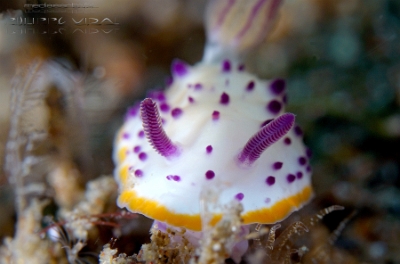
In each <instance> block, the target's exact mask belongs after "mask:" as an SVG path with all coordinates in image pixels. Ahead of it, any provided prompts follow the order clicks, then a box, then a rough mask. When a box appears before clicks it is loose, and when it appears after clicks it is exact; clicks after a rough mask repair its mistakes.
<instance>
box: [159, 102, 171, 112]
mask: <svg viewBox="0 0 400 264" xmlns="http://www.w3.org/2000/svg"><path fill="white" fill-rule="evenodd" d="M169 108H170V107H169V104H167V103H161V104H160V110H161V112H168V111H169Z"/></svg>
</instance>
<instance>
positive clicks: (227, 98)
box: [219, 92, 229, 105]
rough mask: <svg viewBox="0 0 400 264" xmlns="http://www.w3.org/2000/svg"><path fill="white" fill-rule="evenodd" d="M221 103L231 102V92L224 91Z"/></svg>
mask: <svg viewBox="0 0 400 264" xmlns="http://www.w3.org/2000/svg"><path fill="white" fill-rule="evenodd" d="M219 102H220V104H223V105H227V104H229V94H227V93H225V92H223V93H222V94H221V98H220V100H219Z"/></svg>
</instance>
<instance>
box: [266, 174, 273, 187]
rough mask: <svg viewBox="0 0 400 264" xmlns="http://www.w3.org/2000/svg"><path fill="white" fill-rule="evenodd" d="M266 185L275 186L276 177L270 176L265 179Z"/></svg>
mask: <svg viewBox="0 0 400 264" xmlns="http://www.w3.org/2000/svg"><path fill="white" fill-rule="evenodd" d="M265 183H266V184H268V186H271V185H274V184H275V177H274V176H268V177H267V178H266V179H265Z"/></svg>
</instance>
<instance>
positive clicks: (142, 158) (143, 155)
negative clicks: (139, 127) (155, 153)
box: [138, 152, 147, 161]
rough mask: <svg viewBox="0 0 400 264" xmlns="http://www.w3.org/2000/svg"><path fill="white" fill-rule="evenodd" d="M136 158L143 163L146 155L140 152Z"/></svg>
mask: <svg viewBox="0 0 400 264" xmlns="http://www.w3.org/2000/svg"><path fill="white" fill-rule="evenodd" d="M138 157H139V159H140V160H141V161H145V160H146V159H147V154H146V153H144V152H140V153H139V156H138Z"/></svg>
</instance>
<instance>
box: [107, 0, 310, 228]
mask: <svg viewBox="0 0 400 264" xmlns="http://www.w3.org/2000/svg"><path fill="white" fill-rule="evenodd" d="M238 2H240V3H237V2H235V1H214V2H212V3H211V7H213V8H212V9H211V10H212V11H210V12H211V14H209V17H210V16H211V17H212V18H215V17H217V18H219V19H211V18H209V19H208V22H209V24H208V29H207V30H208V31H207V32H208V39H209V43H208V44H209V45H208V47H207V48H206V52H205V56H204V59H203V61H202V62H200V63H198V64H196V65H194V66H189V65H187V64H186V63H184V62H182V61H180V60H175V61H174V62H173V63H172V78H171V80H170V81H169V82H168V83H167V87H166V89H165V90H164V91H153V92H151V93H150V94H149V96H148V98H146V99H144V100H143V101H142V102H141V103H140V104H136V105H134V106H133V107H132V108H130V109H129V110H128V112H127V114H126V120H125V123H124V124H123V126H122V127H121V129H120V130H119V132H118V134H117V137H116V142H115V149H114V160H115V163H116V168H115V178H116V180H117V182H118V183H119V189H120V194H119V198H118V205H119V206H120V207H125V208H127V209H128V210H130V211H132V212H138V213H141V214H143V215H145V216H147V217H149V218H152V219H155V220H157V221H159V222H164V223H167V224H169V225H172V226H176V227H184V228H186V229H189V230H192V231H201V228H202V223H201V217H200V213H201V212H200V200H201V195H202V194H203V191H204V190H205V189H207V188H210V186H217V187H218V190H219V195H218V196H219V198H218V199H219V200H218V201H217V202H218V203H220V204H226V203H229V202H231V201H232V200H237V201H239V202H240V203H241V204H242V205H243V209H244V211H243V213H242V219H243V224H251V223H275V222H278V221H280V220H283V219H284V218H286V217H287V216H288V215H289V214H290V213H291V212H293V211H295V210H297V209H298V208H300V207H302V206H303V205H304V204H306V203H307V202H308V201H309V200H310V199H311V197H312V187H311V168H310V164H309V158H310V151H309V150H308V149H307V148H306V146H305V145H304V144H303V137H302V131H301V129H300V128H299V127H298V126H297V125H295V115H293V114H291V113H285V104H286V83H285V81H284V80H282V79H275V80H272V81H265V80H260V79H259V78H257V77H256V76H255V75H253V74H250V73H248V72H246V71H245V69H244V66H243V65H242V64H240V63H239V62H238V61H239V60H238V57H235V56H233V55H232V53H234V51H235V50H236V51H238V52H237V53H240V48H241V47H242V46H243V45H248V43H249V42H251V40H253V46H254V45H255V44H257V42H258V41H259V35H260V34H261V33H264V36H265V34H266V33H265V32H261V33H260V34H258V33H257V31H256V30H252V31H251V32H250V31H249V32H250V33H251V34H253V35H252V36H247V35H246V32H247V31H246V30H248V29H249V28H253V27H255V25H253V24H261V25H265V24H268V23H267V22H268V21H270V20H272V19H273V17H274V16H273V15H272V13H273V12H275V13H276V9H277V5H279V2H280V1H273V0H270V1H249V2H252V3H253V4H254V5H253V6H250V7H246V8H247V9H245V10H249V11H248V12H249V14H248V16H247V18H248V19H247V20H245V21H244V22H243V25H241V26H236V25H235V26H233V25H231V27H229V26H226V25H227V24H228V25H229V23H228V22H229V21H228V20H229V19H231V20H232V19H233V17H235V15H234V14H235V12H239V11H240V10H241V8H242V5H246V4H245V3H248V1H238ZM271 10H272V11H271ZM271 12H272V13H271ZM275 13H274V14H275ZM260 16H262V17H261V18H260ZM263 17H265V19H264V20H263V19H262V18H263ZM210 21H211V22H210ZM252 23H253V24H252ZM230 24H232V23H230ZM223 27H226V28H223ZM229 30H230V31H232V30H234V31H236V32H238V33H237V34H236V35H235V34H234V33H230V34H227V33H226V32H228V31H229ZM218 32H222V33H223V34H222V33H221V34H219V33H218ZM254 32H255V33H254ZM250 33H249V34H250ZM224 35H227V37H226V36H225V37H221V36H224ZM218 37H220V38H221V39H223V41H222V40H219V39H218ZM226 38H231V39H232V41H227V40H226ZM210 42H212V43H211V44H210ZM231 43H235V45H234V46H229V45H231ZM218 45H219V46H218ZM241 45H242V46H241ZM228 46H229V47H228ZM215 47H218V48H217V49H215ZM221 47H222V48H221ZM224 47H226V49H224ZM246 49H248V48H246ZM224 50H229V51H228V52H227V53H224ZM216 54H217V55H216ZM234 57H235V58H234ZM222 213H223V212H222V211H221V212H218V211H216V212H215V214H214V215H213V220H212V222H214V223H215V222H217V221H218V220H219V219H220V218H221V214H222Z"/></svg>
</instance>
